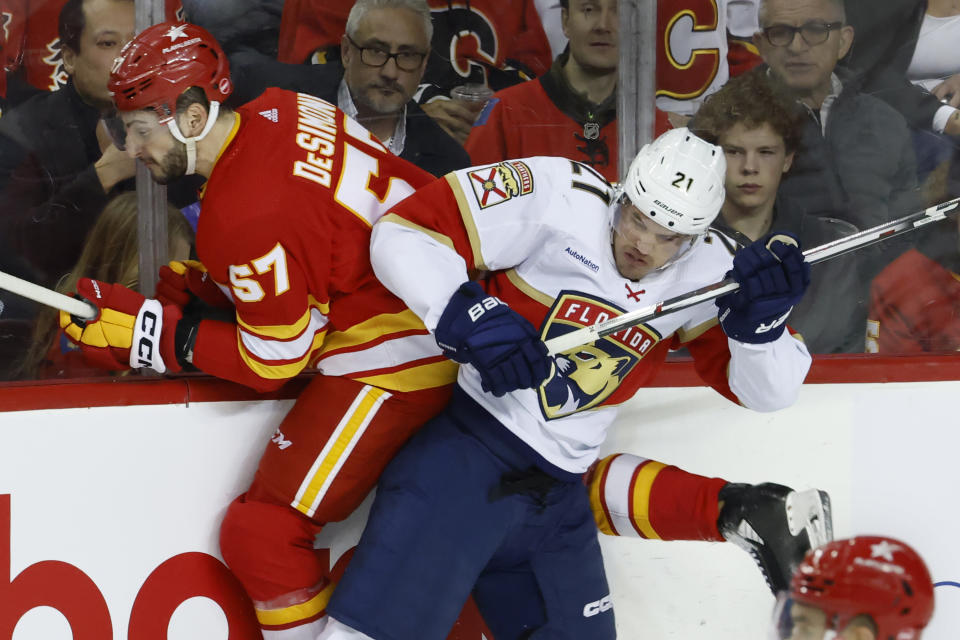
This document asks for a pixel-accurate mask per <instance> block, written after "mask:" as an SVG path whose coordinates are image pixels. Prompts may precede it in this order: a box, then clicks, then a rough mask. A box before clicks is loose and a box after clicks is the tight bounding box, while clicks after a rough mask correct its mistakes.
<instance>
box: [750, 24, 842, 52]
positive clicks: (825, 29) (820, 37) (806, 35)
mask: <svg viewBox="0 0 960 640" xmlns="http://www.w3.org/2000/svg"><path fill="white" fill-rule="evenodd" d="M842 26H843V23H842V22H808V23H806V24H802V25H800V26H799V27H791V26H790V25H788V24H775V25H772V26H769V27H766V28H764V29H763V35H764V36H765V37H766V38H767V42H769V43H770V44H772V45H773V46H775V47H785V46H787V45H788V44H790V43H791V42H793V39H794V37H796V35H797V33H799V34H800V37H801V38H803V41H804V42H806V43H807V44H808V45H810V46H811V47H812V46H814V45H818V44H823V43H824V42H826V41H827V38H829V37H830V32H831V31H833V30H835V29H839V28H840V27H842Z"/></svg>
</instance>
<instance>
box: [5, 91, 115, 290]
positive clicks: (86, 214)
mask: <svg viewBox="0 0 960 640" xmlns="http://www.w3.org/2000/svg"><path fill="white" fill-rule="evenodd" d="M99 117H100V115H99V113H98V111H97V110H96V109H94V108H93V107H91V106H89V105H87V104H86V103H84V102H83V101H82V100H81V99H80V96H79V95H78V94H77V92H76V89H74V87H73V83H72V82H70V83H68V84H67V86H66V87H65V88H64V89H62V90H60V91H55V92H52V93H46V92H45V93H41V94H38V95H36V96H34V97H32V98H30V99H29V100H27V101H26V102H24V103H22V104H21V105H20V106H18V107H17V108H15V109H13V110H12V111H10V112H9V113H6V114H4V116H3V118H0V233H2V234H3V236H4V240H5V241H6V243H7V244H8V245H9V246H10V247H11V248H12V249H13V250H14V251H16V252H18V253H19V254H20V255H21V256H23V257H24V258H26V260H27V262H28V263H29V264H30V265H31V267H32V268H33V269H34V271H35V272H36V276H37V277H38V278H39V280H40V283H41V284H44V285H46V286H50V285H52V284H53V283H55V282H56V280H57V279H58V278H59V277H60V276H61V275H63V274H64V273H65V272H67V271H69V270H70V269H71V268H72V267H73V265H74V263H75V262H76V260H77V258H78V257H79V255H80V251H81V248H82V246H83V240H84V238H85V236H86V234H87V231H88V230H89V229H90V227H92V226H93V222H94V221H95V220H96V217H97V215H98V214H99V213H100V210H101V209H103V206H104V205H105V204H106V203H107V201H108V199H109V196H108V194H107V193H104V191H103V187H102V186H101V184H100V180H99V179H98V178H97V174H96V171H95V170H94V167H93V164H94V163H95V162H96V161H97V160H98V159H99V158H100V155H101V153H100V147H99V145H98V144H97V136H96V127H97V121H98V119H99Z"/></svg>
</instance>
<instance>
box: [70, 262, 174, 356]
mask: <svg viewBox="0 0 960 640" xmlns="http://www.w3.org/2000/svg"><path fill="white" fill-rule="evenodd" d="M77 293H78V294H79V295H80V297H82V298H83V299H85V300H87V301H88V302H91V303H93V304H94V306H96V307H97V309H99V313H98V314H97V317H96V318H94V319H93V320H86V321H84V320H80V319H78V318H76V317H74V316H71V315H70V314H69V313H67V312H65V311H61V312H60V327H61V328H62V329H63V332H64V333H65V334H66V335H67V337H68V338H70V340H72V341H73V342H75V343H76V344H77V345H78V346H79V347H80V350H81V351H82V352H83V357H84V359H85V360H86V361H87V362H88V363H89V364H91V365H94V366H97V367H100V368H103V369H107V370H108V371H121V370H126V369H139V368H141V367H148V368H150V369H153V370H154V371H156V372H158V373H167V372H170V373H176V372H177V371H180V369H181V367H180V364H179V363H178V362H177V357H176V347H175V344H174V343H175V333H176V328H177V322H178V321H179V320H180V318H181V317H182V315H183V314H182V312H181V311H180V308H179V307H177V306H176V305H162V304H160V302H159V301H158V300H154V299H148V298H144V297H143V296H142V295H140V294H139V293H137V292H136V291H132V290H130V289H128V288H126V287H124V286H123V285H119V284H108V283H106V282H99V281H97V280H91V279H90V278H82V279H81V280H80V282H78V283H77Z"/></svg>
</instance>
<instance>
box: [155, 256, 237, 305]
mask: <svg viewBox="0 0 960 640" xmlns="http://www.w3.org/2000/svg"><path fill="white" fill-rule="evenodd" d="M159 275H160V278H159V280H157V300H159V301H160V304H162V305H164V306H166V305H169V304H173V305H176V306H178V307H180V308H181V309H183V308H184V307H186V306H187V305H188V304H189V303H190V302H191V301H192V300H193V299H195V298H196V299H199V300H201V301H203V302H204V303H206V304H208V305H210V306H212V307H218V308H221V309H232V308H233V302H232V301H231V300H230V299H229V298H227V296H226V295H225V294H224V293H223V291H221V290H220V287H218V286H217V285H216V283H215V282H214V281H213V279H212V278H211V277H210V274H209V273H207V269H206V267H204V266H203V264H201V263H200V262H197V261H196V260H174V261H171V262H170V263H169V264H166V265H164V266H162V267H160V274H159Z"/></svg>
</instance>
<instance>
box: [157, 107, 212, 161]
mask: <svg viewBox="0 0 960 640" xmlns="http://www.w3.org/2000/svg"><path fill="white" fill-rule="evenodd" d="M219 113H220V103H219V102H217V101H216V100H211V101H210V113H208V114H207V124H206V125H205V126H204V127H203V131H201V132H200V135H197V136H194V137H192V138H187V137H185V136H184V135H183V133H182V132H181V131H180V125H178V124H177V119H176V118H170V119H169V120H167V128H168V129H170V133H172V134H173V137H174V138H176V139H177V140H179V141H180V142H182V143H183V144H185V145H187V170H186V172H184V175H187V176H191V175H193V174H194V172H195V171H196V170H197V143H198V142H200V141H201V140H203V139H204V138H205V137H206V135H207V134H208V133H210V130H211V129H213V125H214V124H216V122H217V115H218V114H219Z"/></svg>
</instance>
